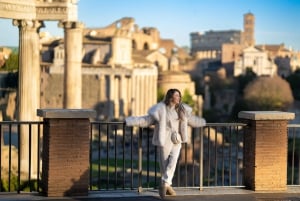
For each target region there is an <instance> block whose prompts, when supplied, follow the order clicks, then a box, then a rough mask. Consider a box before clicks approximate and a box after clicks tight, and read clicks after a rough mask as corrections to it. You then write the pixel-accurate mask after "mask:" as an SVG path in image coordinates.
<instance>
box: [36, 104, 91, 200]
mask: <svg viewBox="0 0 300 201" xmlns="http://www.w3.org/2000/svg"><path fill="white" fill-rule="evenodd" d="M37 115H38V116H41V117H43V118H44V127H43V153H42V162H43V164H42V178H41V186H42V193H43V194H45V195H46V196H49V197H57V196H73V195H82V196H84V195H87V194H88V187H89V150H90V140H89V133H90V120H89V118H93V117H95V116H96V112H95V111H94V110H85V109H38V110H37Z"/></svg>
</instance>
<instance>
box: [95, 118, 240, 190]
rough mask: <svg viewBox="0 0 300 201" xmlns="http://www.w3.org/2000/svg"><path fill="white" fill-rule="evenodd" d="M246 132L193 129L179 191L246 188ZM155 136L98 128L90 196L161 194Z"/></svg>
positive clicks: (233, 126)
mask: <svg viewBox="0 0 300 201" xmlns="http://www.w3.org/2000/svg"><path fill="white" fill-rule="evenodd" d="M244 126H245V124H241V123H226V124H225V123H224V124H217V123H215V124H207V126H206V127H204V128H198V129H191V136H190V138H189V139H190V142H189V143H187V144H183V147H182V153H181V156H180V159H179V162H178V166H177V169H176V173H175V176H174V183H173V186H176V187H191V188H193V187H195V188H202V187H203V186H242V185H243V183H242V172H241V171H242V151H243V149H242V142H243V132H244V129H243V127H244ZM152 133H153V129H152V128H137V127H133V128H132V127H131V128H130V127H126V126H125V124H124V123H122V122H110V123H103V122H93V123H92V126H91V145H92V146H91V151H90V159H91V160H90V161H91V165H90V167H91V170H90V178H91V180H90V190H110V189H139V190H141V189H142V188H156V187H157V186H158V184H159V181H160V179H159V177H160V172H159V168H158V157H157V153H156V152H157V151H156V147H155V146H153V145H152V142H151V140H152Z"/></svg>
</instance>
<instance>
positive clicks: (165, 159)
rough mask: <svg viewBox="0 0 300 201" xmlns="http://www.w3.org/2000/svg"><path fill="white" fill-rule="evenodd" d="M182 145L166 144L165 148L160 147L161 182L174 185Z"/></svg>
mask: <svg viewBox="0 0 300 201" xmlns="http://www.w3.org/2000/svg"><path fill="white" fill-rule="evenodd" d="M180 149H181V144H177V145H175V144H173V143H172V142H171V143H166V145H165V146H164V147H159V148H158V150H159V157H160V171H161V176H162V177H161V180H162V182H163V183H165V184H167V185H172V180H173V176H174V172H175V169H176V165H177V161H178V157H179V154H180Z"/></svg>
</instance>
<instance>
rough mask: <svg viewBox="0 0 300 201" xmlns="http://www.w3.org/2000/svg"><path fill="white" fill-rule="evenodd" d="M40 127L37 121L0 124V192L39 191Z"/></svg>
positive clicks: (41, 126) (4, 122)
mask: <svg viewBox="0 0 300 201" xmlns="http://www.w3.org/2000/svg"><path fill="white" fill-rule="evenodd" d="M42 128H43V122H40V121H30V122H29V121H19V122H15V121H3V122H0V156H1V158H0V166H1V169H0V181H1V182H0V192H4V191H5V192H18V193H20V192H21V191H29V192H32V191H39V190H40V186H39V181H40V172H41V171H40V170H41V147H42V146H41V143H40V142H41V139H42ZM21 145H22V148H21Z"/></svg>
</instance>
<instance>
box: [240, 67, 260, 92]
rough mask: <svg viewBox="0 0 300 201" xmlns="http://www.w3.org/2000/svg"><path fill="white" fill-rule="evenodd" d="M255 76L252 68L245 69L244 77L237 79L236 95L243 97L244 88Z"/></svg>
mask: <svg viewBox="0 0 300 201" xmlns="http://www.w3.org/2000/svg"><path fill="white" fill-rule="evenodd" d="M256 77H257V75H256V74H255V73H254V72H253V71H252V68H246V73H245V75H239V76H238V77H237V81H238V94H240V95H243V92H244V89H245V87H246V86H247V85H248V84H249V83H250V82H251V81H253V80H254V79H255V78H256Z"/></svg>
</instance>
